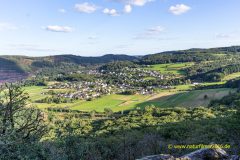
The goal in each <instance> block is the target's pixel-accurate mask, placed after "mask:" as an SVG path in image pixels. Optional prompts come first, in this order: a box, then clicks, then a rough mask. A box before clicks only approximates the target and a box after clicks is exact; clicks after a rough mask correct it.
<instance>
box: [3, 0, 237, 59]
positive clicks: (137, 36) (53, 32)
mask: <svg viewBox="0 0 240 160" xmlns="http://www.w3.org/2000/svg"><path fill="white" fill-rule="evenodd" d="M239 7H240V1H239V0H91V1H90V0H89V1H88V0H0V55H28V56H45V55H54V54H75V55H81V56H100V55H104V54H130V55H143V54H151V53H157V52H161V51H167V50H177V49H188V48H209V47H219V46H231V45H240V21H239V19H238V17H240V10H239Z"/></svg>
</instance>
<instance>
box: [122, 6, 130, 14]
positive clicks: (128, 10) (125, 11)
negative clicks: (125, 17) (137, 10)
mask: <svg viewBox="0 0 240 160" xmlns="http://www.w3.org/2000/svg"><path fill="white" fill-rule="evenodd" d="M123 12H124V13H131V12H132V6H131V5H130V4H127V5H125V6H124V10H123Z"/></svg>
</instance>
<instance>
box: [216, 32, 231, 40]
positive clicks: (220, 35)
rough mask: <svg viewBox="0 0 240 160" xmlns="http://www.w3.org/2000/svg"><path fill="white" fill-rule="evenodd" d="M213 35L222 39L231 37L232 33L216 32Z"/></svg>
mask: <svg viewBox="0 0 240 160" xmlns="http://www.w3.org/2000/svg"><path fill="white" fill-rule="evenodd" d="M215 36H216V38H223V39H225V38H231V37H232V35H230V34H223V33H217V34H215Z"/></svg>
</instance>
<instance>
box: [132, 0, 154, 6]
mask: <svg viewBox="0 0 240 160" xmlns="http://www.w3.org/2000/svg"><path fill="white" fill-rule="evenodd" d="M128 1H129V4H132V5H135V6H144V5H145V4H146V3H148V2H152V1H153V0H128Z"/></svg>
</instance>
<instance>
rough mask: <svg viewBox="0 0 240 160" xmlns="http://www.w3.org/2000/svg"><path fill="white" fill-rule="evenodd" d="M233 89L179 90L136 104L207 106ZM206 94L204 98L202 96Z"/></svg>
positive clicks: (143, 105)
mask: <svg viewBox="0 0 240 160" xmlns="http://www.w3.org/2000/svg"><path fill="white" fill-rule="evenodd" d="M235 91H236V90H234V89H229V88H220V89H208V90H193V91H188V92H179V93H176V94H173V95H168V96H161V97H159V98H155V99H152V100H150V101H147V102H144V103H141V104H138V107H145V106H147V105H154V106H157V107H198V106H205V107H206V106H208V104H209V103H210V101H211V100H214V99H220V98H222V97H224V96H226V95H228V94H229V92H235ZM205 95H207V98H206V99H205V98H204V96H205Z"/></svg>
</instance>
